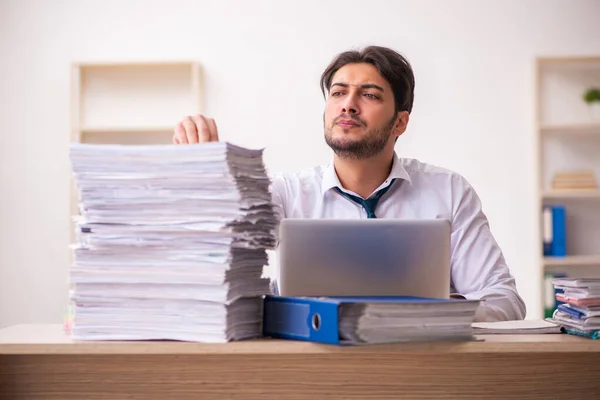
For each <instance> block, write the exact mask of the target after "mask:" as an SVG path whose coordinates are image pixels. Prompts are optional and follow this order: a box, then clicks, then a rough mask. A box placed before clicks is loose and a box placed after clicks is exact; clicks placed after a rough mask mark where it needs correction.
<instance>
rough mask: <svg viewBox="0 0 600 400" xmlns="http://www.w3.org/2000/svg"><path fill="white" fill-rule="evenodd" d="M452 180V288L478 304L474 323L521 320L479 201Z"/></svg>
mask: <svg viewBox="0 0 600 400" xmlns="http://www.w3.org/2000/svg"><path fill="white" fill-rule="evenodd" d="M455 178H456V179H455V180H454V182H453V188H452V191H453V199H454V201H453V217H452V236H451V247H452V259H451V262H452V284H453V287H454V289H456V291H457V292H458V293H459V294H461V295H462V296H464V297H465V298H467V299H479V300H481V301H482V304H481V306H480V307H479V309H478V310H477V314H476V317H475V319H476V320H477V321H506V320H517V319H524V318H525V314H526V309H525V303H524V301H523V299H522V298H521V296H520V295H519V293H518V292H517V288H516V284H515V278H514V277H513V276H512V275H511V273H510V269H509V267H508V265H507V264H506V261H505V259H504V255H503V254H502V251H501V249H500V247H499V245H498V243H497V242H496V240H495V239H494V236H493V235H492V232H491V230H490V226H489V222H488V219H487V217H486V215H485V214H484V213H483V210H482V206H481V201H480V199H479V197H478V195H477V194H476V192H475V190H474V189H473V188H472V186H471V185H470V184H469V183H468V182H467V181H466V180H465V179H464V178H463V177H461V176H457V177H455Z"/></svg>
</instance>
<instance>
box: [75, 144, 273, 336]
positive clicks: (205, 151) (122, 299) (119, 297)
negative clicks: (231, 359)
mask: <svg viewBox="0 0 600 400" xmlns="http://www.w3.org/2000/svg"><path fill="white" fill-rule="evenodd" d="M70 157H71V163H72V168H73V173H74V177H75V183H76V185H77V189H78V192H79V196H80V211H81V215H82V218H81V220H80V221H79V222H78V223H77V233H78V237H77V239H78V240H77V243H76V244H75V245H74V246H73V252H74V261H73V265H72V268H71V269H70V274H69V278H70V282H71V283H72V285H73V289H72V291H71V299H72V301H73V304H74V306H75V316H74V321H73V327H72V335H73V337H74V338H75V339H93V340H111V339H115V340H151V339H167V340H185V341H201V342H224V341H230V340H240V339H245V338H251V337H256V336H259V335H260V334H261V321H262V296H263V295H265V294H268V293H269V280H268V279H264V278H263V277H262V272H263V266H264V265H266V264H267V263H268V259H267V253H266V250H267V249H271V248H273V247H274V245H275V235H274V233H275V229H276V228H277V224H278V220H277V216H276V214H275V212H274V209H273V206H272V204H271V195H270V193H269V183H270V182H269V178H268V177H267V174H266V171H265V168H264V165H263V160H262V150H248V149H244V148H240V147H236V146H233V145H231V144H228V143H223V142H217V143H205V144H199V145H188V146H175V145H146V146H120V145H91V144H73V145H72V147H71V152H70Z"/></svg>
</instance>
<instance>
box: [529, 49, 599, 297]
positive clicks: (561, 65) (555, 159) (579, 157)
mask: <svg viewBox="0 0 600 400" xmlns="http://www.w3.org/2000/svg"><path fill="white" fill-rule="evenodd" d="M536 75H537V82H536V83H537V85H536V113H537V129H536V139H537V140H536V141H537V151H538V171H539V174H538V178H539V181H538V188H539V205H540V208H539V211H540V212H539V215H538V219H537V221H538V226H539V231H538V243H539V251H538V254H539V265H540V286H541V287H542V296H543V299H544V300H545V301H542V304H545V302H546V303H547V301H548V298H549V297H550V299H551V298H552V296H553V293H552V294H549V293H548V290H549V288H548V286H547V284H546V285H545V284H544V276H545V274H546V273H561V274H565V275H567V276H600V189H594V190H555V189H553V188H552V185H551V181H552V178H553V176H554V174H555V173H556V172H559V171H574V170H592V171H593V172H594V175H595V178H596V182H597V183H598V186H599V187H600V120H596V119H594V117H593V116H592V113H591V112H590V110H589V107H588V105H587V104H586V103H585V102H584V101H583V99H582V94H583V93H584V91H585V90H587V89H589V88H590V87H593V86H594V87H600V56H597V57H592V56H590V57H546V58H538V59H537V60H536ZM555 204H559V205H563V206H565V208H566V213H567V230H566V231H567V255H566V256H565V257H544V256H543V245H542V237H543V235H542V232H543V231H542V230H543V223H542V218H541V212H542V207H543V206H544V205H555Z"/></svg>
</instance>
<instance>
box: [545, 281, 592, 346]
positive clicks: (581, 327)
mask: <svg viewBox="0 0 600 400" xmlns="http://www.w3.org/2000/svg"><path fill="white" fill-rule="evenodd" d="M552 283H553V284H554V286H555V287H556V288H557V289H560V290H562V293H557V294H556V299H557V300H558V301H561V302H563V303H564V304H559V305H558V308H557V309H556V311H555V312H554V315H553V320H554V321H556V322H557V323H559V324H560V325H562V327H563V329H564V330H565V331H566V332H567V333H571V334H576V335H580V336H586V337H591V338H594V339H597V338H599V337H600V278H561V279H554V280H553V281H552Z"/></svg>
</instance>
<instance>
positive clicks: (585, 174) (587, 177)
mask: <svg viewBox="0 0 600 400" xmlns="http://www.w3.org/2000/svg"><path fill="white" fill-rule="evenodd" d="M552 188H553V189H554V190H595V189H597V188H598V185H597V183H596V177H595V176H594V171H592V170H576V171H560V172H557V173H556V174H554V177H553V178H552Z"/></svg>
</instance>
